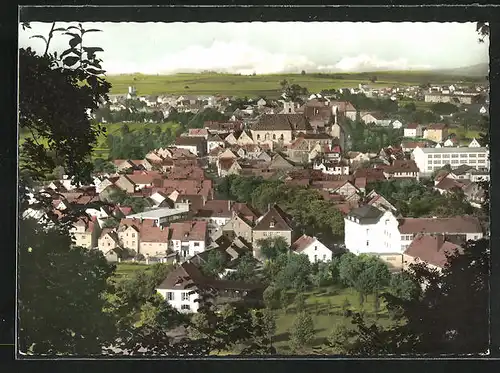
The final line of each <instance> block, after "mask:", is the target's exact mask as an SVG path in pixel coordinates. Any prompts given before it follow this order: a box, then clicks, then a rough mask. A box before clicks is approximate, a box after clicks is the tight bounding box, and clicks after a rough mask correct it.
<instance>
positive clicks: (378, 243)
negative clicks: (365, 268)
mask: <svg viewBox="0 0 500 373" xmlns="http://www.w3.org/2000/svg"><path fill="white" fill-rule="evenodd" d="M344 222H345V228H344V230H345V247H346V249H347V250H349V251H350V252H352V253H354V254H356V255H359V254H373V255H377V256H379V257H380V258H381V259H382V260H385V261H387V262H388V263H389V264H391V265H393V266H395V267H398V266H399V267H400V266H401V265H400V263H401V261H402V259H401V258H402V256H401V255H402V250H401V240H400V234H399V230H398V225H399V224H398V220H397V219H396V217H395V216H394V215H393V214H392V212H391V211H389V210H381V209H379V208H377V207H375V206H373V205H364V206H361V207H359V208H357V209H353V210H351V211H350V212H349V214H347V216H346V217H345V218H344Z"/></svg>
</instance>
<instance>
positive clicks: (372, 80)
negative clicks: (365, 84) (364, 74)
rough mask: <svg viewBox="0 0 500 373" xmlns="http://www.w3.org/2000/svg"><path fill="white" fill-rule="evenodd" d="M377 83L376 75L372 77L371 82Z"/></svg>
mask: <svg viewBox="0 0 500 373" xmlns="http://www.w3.org/2000/svg"><path fill="white" fill-rule="evenodd" d="M376 81H377V77H376V76H375V75H374V76H372V77H370V82H372V83H375V82H376Z"/></svg>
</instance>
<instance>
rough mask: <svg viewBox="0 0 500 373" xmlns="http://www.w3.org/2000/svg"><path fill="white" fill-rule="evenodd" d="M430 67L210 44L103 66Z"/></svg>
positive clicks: (150, 70) (149, 69)
mask: <svg viewBox="0 0 500 373" xmlns="http://www.w3.org/2000/svg"><path fill="white" fill-rule="evenodd" d="M429 67H430V66H424V65H420V66H417V65H410V64H409V63H408V61H407V60H406V59H404V58H400V59H397V60H394V61H386V60H381V59H379V58H377V57H375V56H367V55H360V56H355V57H344V58H341V59H340V61H339V62H337V63H336V64H333V65H330V64H321V63H318V62H315V61H312V60H311V58H309V57H306V56H304V55H300V54H287V53H280V52H271V51H268V50H264V49H262V48H258V47H255V46H252V45H249V44H247V43H238V42H217V41H216V42H213V43H212V45H210V46H209V47H203V46H200V45H195V46H190V47H187V48H185V49H183V50H181V51H179V52H177V53H169V54H167V55H166V56H164V57H163V58H159V59H153V60H151V62H149V63H146V64H139V63H133V62H130V61H112V60H107V61H105V62H104V68H105V69H106V70H107V72H108V74H127V73H136V72H139V73H144V74H172V73H179V72H200V71H204V70H211V71H217V72H226V73H235V74H242V75H250V74H253V73H254V72H255V73H256V74H276V73H290V72H293V73H296V72H300V71H302V70H305V71H308V72H340V71H344V72H356V71H358V72H361V71H376V70H389V69H390V70H406V69H412V68H413V69H417V68H421V69H425V68H429Z"/></svg>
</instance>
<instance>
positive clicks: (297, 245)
mask: <svg viewBox="0 0 500 373" xmlns="http://www.w3.org/2000/svg"><path fill="white" fill-rule="evenodd" d="M314 241H315V238H314V237H311V236H307V235H305V234H303V235H302V236H300V237H299V238H298V239H297V240H296V241H295V242H294V243H293V244H292V246H290V249H291V250H292V251H295V252H296V253H301V252H302V251H304V250H305V249H306V248H307V247H308V246H309V245H311V244H312V243H313V242H314Z"/></svg>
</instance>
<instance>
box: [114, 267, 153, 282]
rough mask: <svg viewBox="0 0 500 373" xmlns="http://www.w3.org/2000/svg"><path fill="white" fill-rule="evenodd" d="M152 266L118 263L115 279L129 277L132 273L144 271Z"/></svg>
mask: <svg viewBox="0 0 500 373" xmlns="http://www.w3.org/2000/svg"><path fill="white" fill-rule="evenodd" d="M149 268H151V266H149V265H147V264H140V263H117V264H116V271H115V276H114V277H115V278H121V277H124V276H129V275H131V274H132V273H134V272H136V271H140V270H143V269H146V270H147V269H149Z"/></svg>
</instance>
